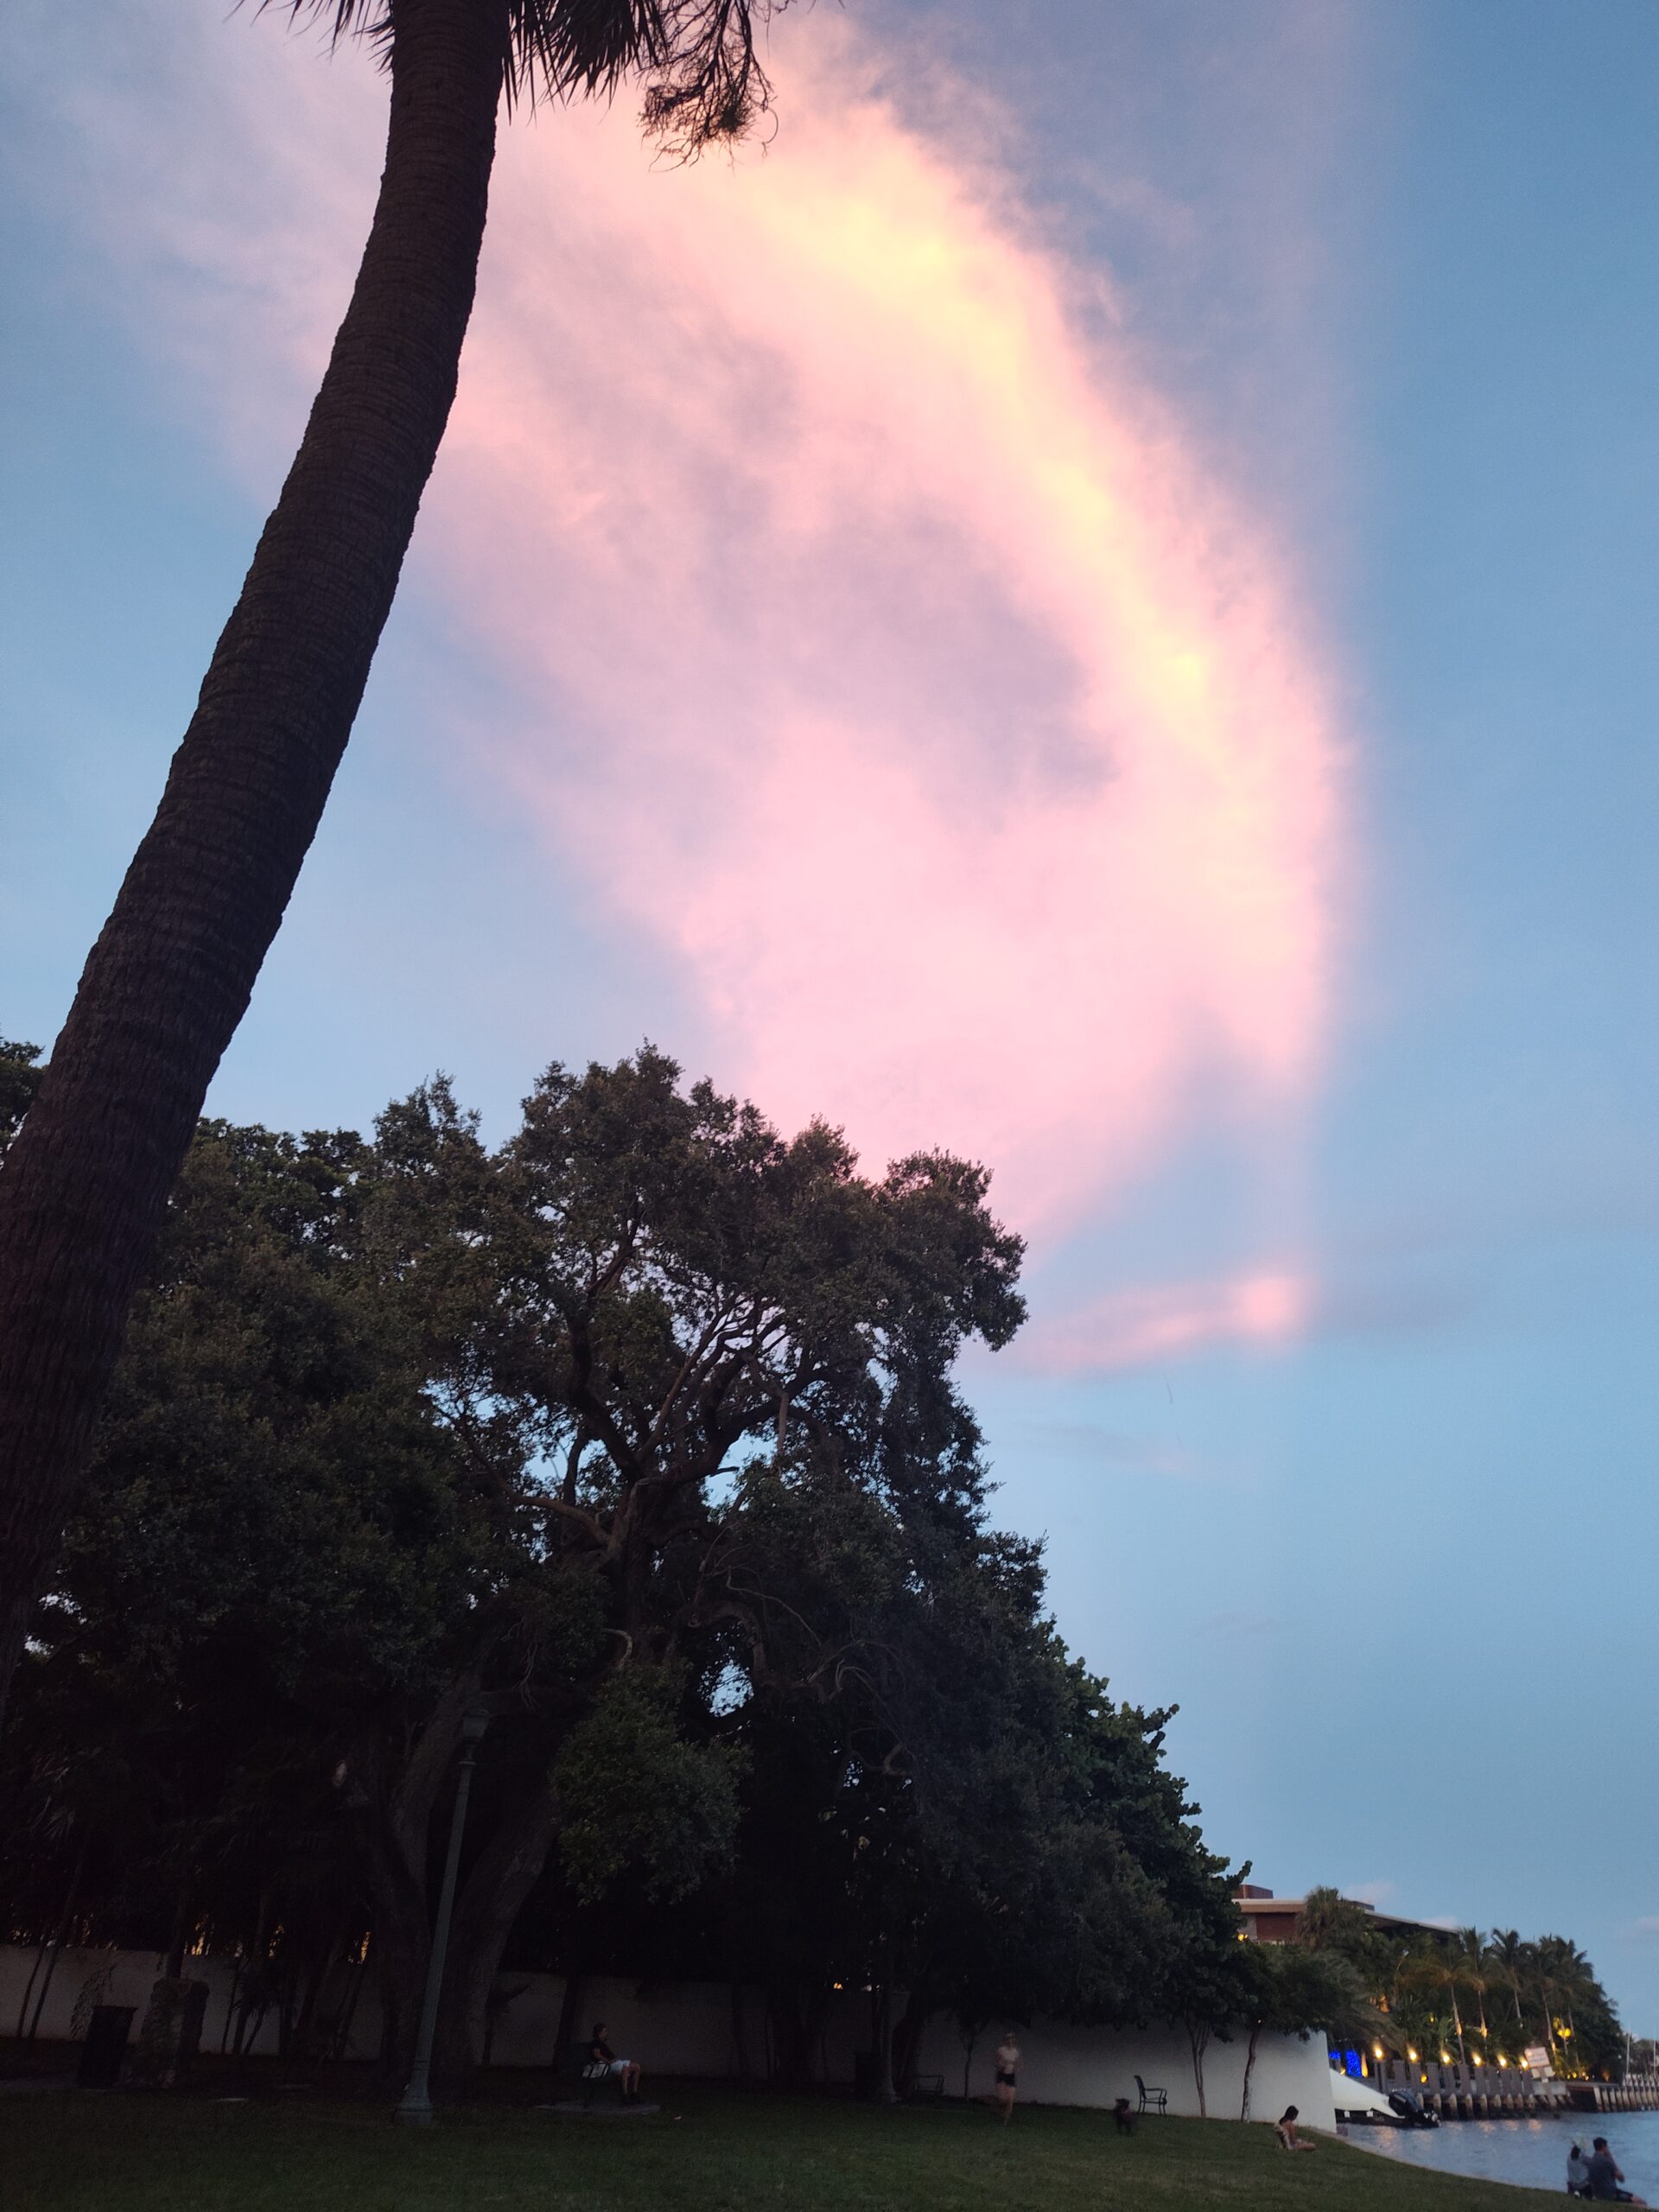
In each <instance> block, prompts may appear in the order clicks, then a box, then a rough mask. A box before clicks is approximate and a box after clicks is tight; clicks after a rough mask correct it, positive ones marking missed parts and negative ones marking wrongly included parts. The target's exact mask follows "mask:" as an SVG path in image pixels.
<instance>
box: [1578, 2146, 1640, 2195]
mask: <svg viewBox="0 0 1659 2212" xmlns="http://www.w3.org/2000/svg"><path fill="white" fill-rule="evenodd" d="M1588 2163H1589V2173H1588V2178H1589V2186H1588V2188H1587V2189H1586V2190H1585V2192H1584V2193H1585V2195H1586V2196H1588V2197H1590V2198H1592V2199H1593V2201H1594V2202H1596V2203H1598V2204H1644V2203H1645V2202H1647V2199H1646V2198H1645V2197H1642V2196H1632V2195H1631V2193H1630V2190H1628V2189H1624V2188H1621V2187H1620V2183H1622V2182H1623V2181H1624V2175H1623V2174H1622V2173H1621V2172H1620V2171H1619V2170H1618V2160H1617V2159H1616V2158H1614V2156H1613V2154H1612V2152H1611V2151H1610V2150H1609V2149H1608V2148H1607V2138H1606V2137H1605V2135H1598V2136H1597V2138H1596V2139H1595V2141H1594V2142H1593V2143H1592V2145H1590V2158H1589V2162H1588Z"/></svg>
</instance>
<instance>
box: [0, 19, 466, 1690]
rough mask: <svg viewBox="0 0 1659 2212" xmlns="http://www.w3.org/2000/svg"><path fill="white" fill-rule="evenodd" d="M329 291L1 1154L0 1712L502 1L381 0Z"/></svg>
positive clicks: (404, 437) (279, 822) (338, 627)
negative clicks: (243, 568)
mask: <svg viewBox="0 0 1659 2212" xmlns="http://www.w3.org/2000/svg"><path fill="white" fill-rule="evenodd" d="M391 12H392V33H393V36H392V49H391V120H390V125H389V130H388V135H387V143H386V166H385V173H384V175H383V176H382V179H381V185H380V194H379V199H378V204H377V206H376V208H375V214H374V222H373V226H372V229H371V231H370V233H369V239H368V244H367V246H366V248H365V251H364V255H363V260H362V264H361V266H360V268H359V271H358V277H357V283H356V286H355V289H353V295H352V301H351V305H350V307H349V308H348V309H347V310H346V319H345V321H344V322H343V323H342V324H341V325H340V332H339V335H338V336H337V337H336V339H335V340H334V353H333V355H332V356H331V358H330V360H329V363H328V368H327V373H326V375H325V376H324V378H323V381H322V385H321V389H320V390H319V391H318V394H317V397H316V401H315V405H314V406H313V408H312V410H311V416H310V420H309V421H308V423H307V425H306V430H305V436H304V439H303V441H302V444H301V446H300V449H299V453H298V454H297V455H296V459H295V461H294V465H293V467H292V469H291V470H290V471H289V477H288V480H287V482H286V483H285V484H284V485H283V491H282V495H281V498H280V499H278V501H277V506H276V509H275V511H274V512H273V513H272V515H271V517H270V520H269V522H268V523H267V524H266V525H265V528H264V534H263V535H262V537H261V538H260V540H259V544H258V548H257V551H256V552H255V554H254V557H253V565H252V567H251V569H249V571H248V575H247V578H246V581H245V583H244V585H243V588H242V594H241V597H240V598H239V599H238V601H237V604H236V607H235V610H234V612H233V613H232V616H231V619H230V620H229V622H228V623H227V624H226V627H225V631H224V633H223V635H222V636H221V637H220V639H219V644H218V646H217V648H216V649H215V651H214V653H213V661H212V664H211V665H210V667H209V668H208V671H207V678H206V681H205V682H204V683H203V684H202V688H201V695H200V700H199V702H198V703H197V707H196V711H195V713H194V715H193V717H192V718H191V721H190V726H189V728H188V730H187V731H186V733H185V737H184V741H183V743H182V744H181V746H180V747H179V750H178V752H177V753H175V756H174V760H173V765H172V768H171V771H170V772H169V774H168V781H167V788H166V791H165V792H164V794H163V796H162V803H161V806H160V808H159V810H158V811H157V813H156V819H155V821H154V822H153V823H152V824H151V825H150V828H149V832H148V834H147V835H146V836H145V838H144V840H143V843H142V844H141V845H140V847H139V848H138V851H137V855H136V856H135V858H134V860H133V862H132V865H131V867H130V868H129V869H128V871H127V875H126V880H125V881H124V883H123V885H122V887H121V890H120V893H119V895H118V898H117V900H116V904H115V910H114V912H112V913H111V916H110V918H109V920H108V922H107V923H106V924H105V927H104V931H103V934H102V935H101V936H100V937H99V940H98V943H97V944H95V945H94V946H93V948H92V954H91V957H89V959H88V961H87V963H86V969H85V971H84V973H83V974H82V976H81V979H80V986H79V990H78V991H77V992H76V995H75V1001H74V1004H73V1007H72V1008H71V1010H70V1014H69V1019H68V1020H67V1023H66V1025H65V1027H64V1030H63V1033H62V1034H61V1036H60V1038H59V1039H58V1042H57V1044H56V1046H55V1047H54V1051H53V1054H52V1059H51V1065H50V1067H49V1069H48V1073H47V1075H46V1077H45V1080H44V1082H43V1083H42V1084H41V1089H40V1091H39V1093H38V1095H37V1096H36V1098H35V1102H34V1103H33V1105H32V1107H31V1109H30V1111H29V1116H28V1119H27V1120H26V1122H24V1124H23V1127H22V1132H21V1133H20V1135H18V1137H17V1138H16V1141H15V1142H14V1144H13V1145H12V1147H11V1149H10V1153H9V1154H8V1155H7V1157H6V1160H5V1165H4V1167H3V1170H0V1252H3V1254H4V1268H3V1272H0V1713H3V1700H4V1696H5V1690H6V1687H7V1685H8V1683H9V1682H10V1677H11V1673H12V1670H13V1669H14V1667H15V1665H16V1660H17V1657H18V1655H19V1653H20V1651H21V1649H22V1643H23V1638H24V1634H25V1630H26V1625H27V1623H28V1619H29V1611H30V1607H31V1605H32V1604H33V1601H34V1599H35V1596H36V1595H37V1593H38V1592H39V1590H40V1588H41V1584H42V1581H43V1580H44V1578H45V1576H46V1574H47V1573H48V1571H49V1568H50V1565H51V1561H52V1559H53V1557H54V1554H55V1551H56V1548H57V1544H58V1541H59V1537H60V1533H61V1530H62V1527H63V1523H64V1521H65V1518H66V1516H67V1513H68V1510H69V1508H70V1506H71V1504H72V1503H73V1497H74V1492H75V1489H76V1486H77V1483H78V1481H79V1476H80V1473H81V1470H82V1468H83V1465H84V1464H85V1460H86V1453H87V1450H88V1446H89V1444H90V1440H91V1433H92V1422H93V1419H94V1416H95V1414H96V1412H97V1408H98V1405H99V1400H100V1398H101V1396H102V1395H103V1392H104V1389H105V1384H106V1383H107V1382H108V1379H109V1376H110V1371H111V1368H112V1367H113V1366H114V1363H115V1360H116V1357H117V1355H118V1352H119V1350H120V1345H121V1338H122V1333H123V1331H124V1327H125V1324H126V1318H127V1309H128V1306H129V1305H130V1301H131V1299H132V1295H133V1293H134V1290H135V1288H136V1287H137V1283H138V1281H139V1279H140V1277H141V1275H142V1274H143V1269H144V1268H145V1266H146V1264H147V1263H148V1262H149V1256H150V1254H151V1251H152V1249H153V1248H154V1245H155V1242H156V1236H157V1233H158V1231H159V1230H160V1226H161V1223H162V1214H163V1210H164V1208H165V1206H166V1203H167V1197H168V1192H169V1190H170V1189H171V1188H172V1185H173V1181H174V1179H175V1176H176V1174H177V1173H178V1170H179V1166H180V1163H181V1160H183V1157H184V1154H185V1149H186V1147H187V1146H188V1143H189V1141H190V1137H191V1133H192V1131H193V1129H194V1126H195V1122H196V1117H197V1116H198V1115H199V1114H200V1110H201V1104H202V1100H203V1098H204V1097H205V1096H206V1094H207V1085H208V1084H209V1082H210V1081H211V1079H212V1077H213V1071H214V1069H215V1068H216V1067H217V1066H218V1065H219V1058H220V1055H221V1054H222V1053H223V1052H224V1050H225V1048H226V1046H227V1045H228V1044H229V1042H230V1040H231V1038H232V1035H233V1034H234V1033H235V1030H236V1027H237V1024H238V1021H239V1020H241V1018H242V1015H243V1013H244V1011H245V1008H246V1006H247V1003H248V999H249V996H250V995H251V992H252V989H253V984H254V979H255V977H256V976H257V975H258V972H259V968H260V963H262V961H263V960H264V956H265V953H266V950H267V949H268V948H269V946H270V941H271V939H272V938H273V937H275V935H276V933H277V927H278V925H279V924H280V923H281V921H282V918H283V910H284V908H285V907H286V906H287V905H288V901H289V895H290V893H292V891H293V888H294V885H295V880H296V878H297V876H298V874H299V872H300V866H301V863H302V861H303V860H304V858H305V855H306V851H307V849H308V847H309V845H310V842H311V840H312V837H313V836H314V835H315V831H316V827H317V823H318V821H319V819H320V818H321V813H322V809H323V805H324V803H325V801H326V800H327V796H328V788H329V785H330V783H331V782H332V780H333V779H334V771H335V769H336V768H337V767H338V766H339V764H340V755H341V753H343V751H344V750H345V747H346V739H347V737H348V735H349V734H350V732H351V727H352V722H353V718H354V716H355V715H356V713H357V708H358V702H359V700H360V699H361V697H362V695H363V687H364V684H365V682H366V681H367V678H368V673H369V664H370V663H371V661H372V659H373V657H374V650H375V646H376V645H377V643H378V640H379V636H380V632H381V628H382V626H384V624H385V619H386V615H387V613H388V612H389V611H390V608H391V601H392V594H393V593H394V591H395V590H396V588H397V575H398V570H399V569H400V567H401V566H402V563H403V558H404V552H405V550H407V548H408V544H409V540H410V534H411V532H412V531H413V530H414V527H415V517H416V511H417V509H418V508H419V505H420V501H421V495H422V493H423V491H424V489H425V487H426V481H427V478H428V477H429V474H431V469H432V464H433V461H434V460H435V458H436V455H437V450H438V444H439V441H440V440H441V439H442V435H443V431H444V426H445V423H446V422H447V421H448V414H449V408H450V404H451V402H452V401H453V399H454V391H455V378H456V372H457V366H458V364H459V360H460V356H461V340H462V339H463V337H464V336H465V334H466V329H467V319H468V317H469V315H471V312H472V305H473V294H474V285H475V283H476V278H477V267H478V255H479V249H480V245H481V243H482V239H483V233H484V220H485V213H486V203H487V198H488V192H489V177H490V168H491V163H492V161H493V156H494V149H495V118H496V108H497V105H498V101H499V94H500V87H501V84H502V73H503V58H504V55H505V51H506V13H507V10H506V6H505V0H393V7H392V11H391Z"/></svg>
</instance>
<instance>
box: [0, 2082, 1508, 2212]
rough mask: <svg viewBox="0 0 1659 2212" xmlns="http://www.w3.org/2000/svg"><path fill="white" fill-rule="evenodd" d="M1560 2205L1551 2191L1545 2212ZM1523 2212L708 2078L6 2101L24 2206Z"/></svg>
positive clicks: (6, 2161) (1311, 2166)
mask: <svg viewBox="0 0 1659 2212" xmlns="http://www.w3.org/2000/svg"><path fill="white" fill-rule="evenodd" d="M1542 2201H1543V2200H1542V2197H1541V2196H1535V2202H1538V2203H1540V2204H1541V2202H1542ZM1211 2204H1213V2205H1221V2206H1224V2207H1227V2208H1229V2212H1318V2208H1325V2207H1328V2208H1330V2212H1519V2208H1520V2198H1519V2196H1518V2194H1517V2192H1516V2190H1513V2189H1510V2188H1507V2187H1504V2186H1503V2185H1501V2184H1497V2183H1482V2182H1472V2181H1462V2180H1453V2179H1451V2178H1449V2177H1446V2176H1443V2175H1439V2174H1430V2173H1422V2172H1417V2171H1412V2170H1411V2169H1409V2168H1406V2167H1402V2166H1397V2165H1395V2164H1394V2163H1393V2162H1392V2161H1390V2160H1384V2159H1382V2158H1377V2157H1376V2155H1375V2153H1373V2152H1365V2151H1358V2150H1353V2149H1351V2148H1350V2147H1348V2146H1347V2145H1344V2144H1340V2143H1334V2142H1331V2141H1328V2140H1322V2141H1321V2142H1320V2143H1319V2148H1318V2150H1317V2151H1316V2152H1314V2153H1313V2156H1312V2157H1309V2158H1287V2156H1286V2155H1285V2153H1284V2152H1282V2151H1281V2150H1279V2149H1278V2148H1277V2146H1276V2145H1274V2142H1273V2139H1272V2138H1271V2135H1270V2134H1269V2133H1268V2129H1267V2128H1265V2127H1239V2126H1228V2125H1225V2124H1223V2123H1221V2122H1216V2121H1212V2122H1211V2123H1209V2124H1208V2125H1206V2124H1205V2122H1203V2121H1201V2120H1159V2121H1152V2122H1147V2121H1143V2122H1142V2123H1141V2126H1140V2127H1139V2128H1138V2130H1137V2131H1136V2133H1135V2134H1134V2135H1133V2136H1130V2137H1128V2138H1126V2139H1124V2138H1119V2137H1118V2136H1117V2135H1116V2133H1114V2131H1113V2128H1112V2124H1111V2120H1110V2119H1109V2116H1107V2115H1105V2114H1103V2113H1080V2112H1063V2111H1045V2110H1039V2109H1035V2108H1027V2110H1025V2111H1022V2112H1020V2113H1016V2114H1015V2116H1014V2124H1013V2126H1011V2127H1010V2128H1008V2129H1007V2132H1006V2133H1004V2132H1003V2130H1002V2129H1001V2127H999V2126H997V2124H996V2121H995V2119H994V2117H993V2116H992V2115H991V2114H990V2113H988V2112H987V2111H985V2110H983V2109H982V2108H979V2107H971V2108H967V2109H964V2108H963V2107H960V2106H945V2107H899V2108H898V2109H896V2110H886V2109H882V2108H880V2107H870V2106H861V2105H853V2104H849V2103H836V2102H832V2101H828V2100H824V2101H807V2100H804V2099H803V2100H798V2101H795V2100H785V2099H782V2098H777V2099H774V2098H771V2097H762V2096H752V2097H740V2096H733V2095H725V2096H722V2095H719V2094H713V2093H710V2092H707V2091H702V2090H687V2091H686V2092H684V2094H683V2095H680V2096H677V2097H675V2096H670V2098H669V2101H666V2102H665V2103H664V2106H663V2109H662V2112H661V2113H660V2115H659V2116H658V2117H657V2118H654V2119H645V2120H631V2121H627V2122H615V2121H604V2120H562V2119H559V2118H557V2117H556V2116H554V2115H552V2114H549V2113H536V2112H529V2111H523V2110H512V2109H510V2108H504V2107H474V2108H469V2109H467V2110H463V2111H459V2112H452V2113H448V2114H446V2115H445V2117H444V2120H443V2121H442V2125H441V2126H438V2127H436V2128H435V2129H433V2130H432V2131H431V2133H420V2132H405V2131H403V2130H400V2129H394V2128H393V2127H392V2126H391V2125H390V2124H389V2122H388V2120H387V2119H386V2117H385V2113H383V2112H380V2111H378V2110H377V2109H376V2108H375V2107H370V2106H365V2105H347V2104H326V2103H314V2102H311V2101H304V2102H299V2101H295V2102H289V2103H283V2102H280V2101H269V2102H266V2101H256V2102H253V2103H250V2104H240V2105H238V2104H215V2103H213V2102H211V2101H207V2100H205V2099H196V2098H186V2097H159V2096H151V2097H146V2096H139V2095H109V2096H75V2095H73V2094H62V2093H60V2094H35V2095H29V2096H7V2097H0V2206H3V2208H4V2212H449V2208H452V2207H453V2208H455V2212H461V2208H463V2207H464V2208H466V2212H489V2208H492V2207H495V2206H525V2207H534V2208H536V2212H768V2208H773V2207H775V2208H777V2212H831V2209H832V2208H833V2212H889V2208H893V2212H897V2209H898V2208H900V2207H902V2208H904V2212H1160V2208H1164V2207H1171V2208H1173V2207H1175V2206H1187V2205H1211Z"/></svg>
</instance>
